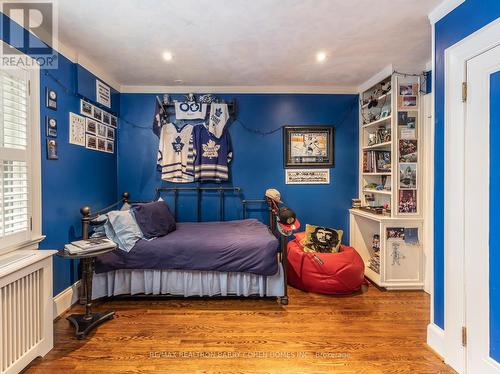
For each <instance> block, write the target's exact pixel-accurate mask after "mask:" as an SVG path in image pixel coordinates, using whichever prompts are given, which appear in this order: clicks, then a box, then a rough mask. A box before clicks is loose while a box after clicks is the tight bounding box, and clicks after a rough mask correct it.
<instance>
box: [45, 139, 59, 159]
mask: <svg viewBox="0 0 500 374" xmlns="http://www.w3.org/2000/svg"><path fill="white" fill-rule="evenodd" d="M58 158H59V156H58V154H57V140H56V139H47V159H49V160H57V159H58Z"/></svg>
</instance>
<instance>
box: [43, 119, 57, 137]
mask: <svg viewBox="0 0 500 374" xmlns="http://www.w3.org/2000/svg"><path fill="white" fill-rule="evenodd" d="M45 133H46V135H47V136H50V137H52V138H57V120H56V119H55V118H53V117H49V116H46V117H45Z"/></svg>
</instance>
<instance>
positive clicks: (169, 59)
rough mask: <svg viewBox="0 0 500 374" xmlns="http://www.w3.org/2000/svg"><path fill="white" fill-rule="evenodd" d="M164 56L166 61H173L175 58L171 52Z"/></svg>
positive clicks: (166, 52)
mask: <svg viewBox="0 0 500 374" xmlns="http://www.w3.org/2000/svg"><path fill="white" fill-rule="evenodd" d="M162 56H163V59H164V60H165V61H172V58H173V57H174V56H172V52H169V51H165V52H163V55H162Z"/></svg>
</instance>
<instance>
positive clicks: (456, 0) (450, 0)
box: [428, 0, 465, 25]
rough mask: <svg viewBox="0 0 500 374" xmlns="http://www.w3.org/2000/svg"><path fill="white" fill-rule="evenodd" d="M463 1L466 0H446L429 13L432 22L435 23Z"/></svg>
mask: <svg viewBox="0 0 500 374" xmlns="http://www.w3.org/2000/svg"><path fill="white" fill-rule="evenodd" d="M463 2H465V0H444V1H443V2H442V3H441V4H439V5H438V6H437V7H435V8H434V9H433V10H432V12H430V13H429V14H428V17H429V21H430V23H431V24H432V25H434V24H435V23H436V22H438V21H439V20H440V19H441V18H443V17H445V16H446V15H447V14H448V13H450V12H451V11H453V10H454V9H455V8H457V7H458V6H460V5H461V4H462V3H463Z"/></svg>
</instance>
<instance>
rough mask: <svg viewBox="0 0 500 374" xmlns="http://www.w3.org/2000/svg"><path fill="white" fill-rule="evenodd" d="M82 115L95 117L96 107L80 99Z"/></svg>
mask: <svg viewBox="0 0 500 374" xmlns="http://www.w3.org/2000/svg"><path fill="white" fill-rule="evenodd" d="M80 114H83V115H84V116H87V117H93V116H94V106H93V105H92V104H90V103H88V102H86V101H85V100H83V99H80Z"/></svg>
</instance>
